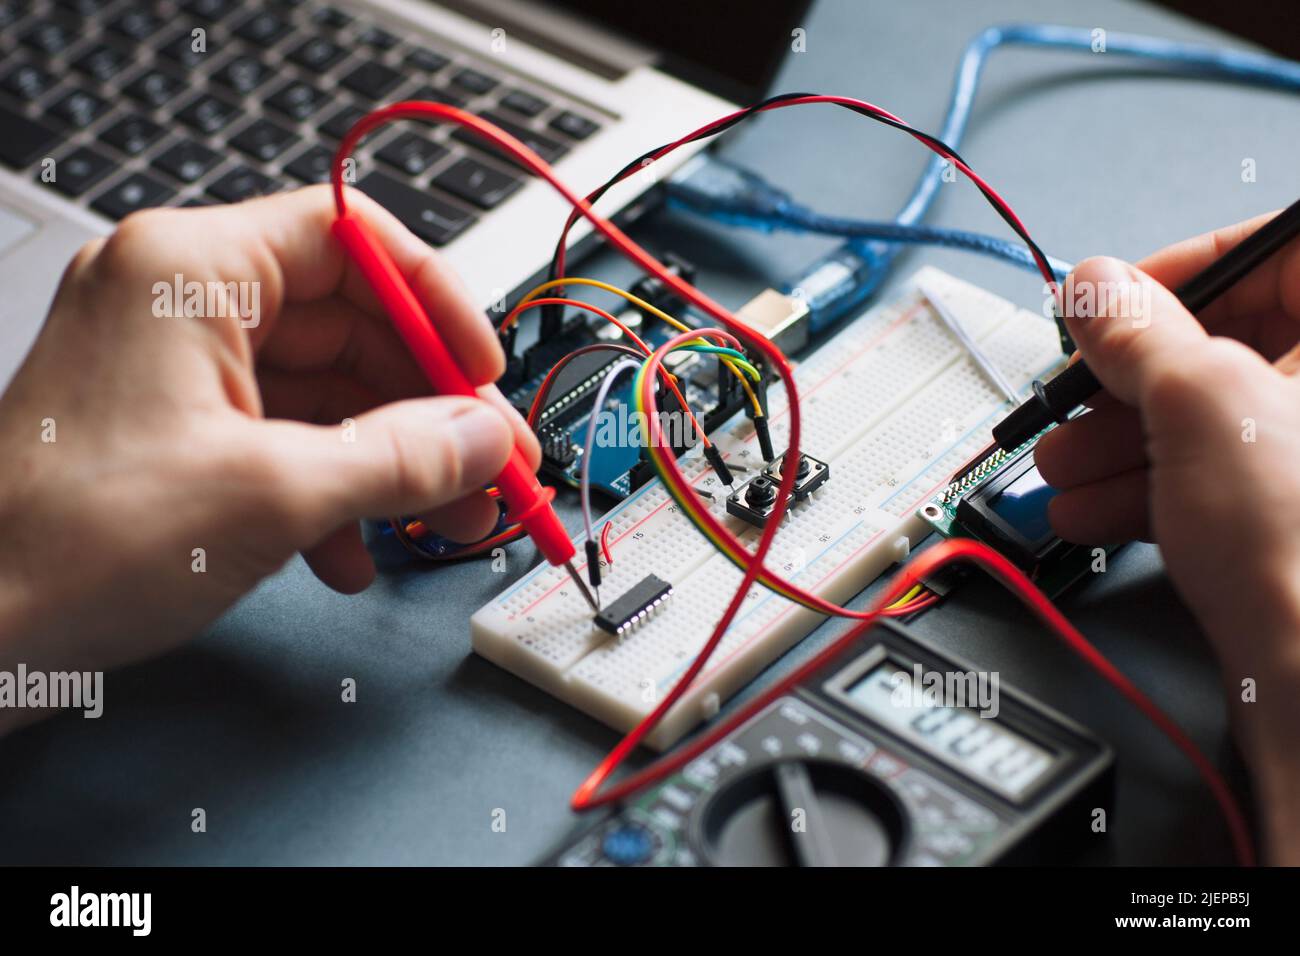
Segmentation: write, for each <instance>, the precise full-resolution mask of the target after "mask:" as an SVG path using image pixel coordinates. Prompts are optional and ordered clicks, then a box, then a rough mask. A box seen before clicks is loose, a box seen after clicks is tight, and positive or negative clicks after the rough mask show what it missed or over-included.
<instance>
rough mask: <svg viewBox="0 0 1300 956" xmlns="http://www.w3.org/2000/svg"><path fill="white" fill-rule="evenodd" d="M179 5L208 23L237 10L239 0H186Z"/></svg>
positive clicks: (223, 17)
mask: <svg viewBox="0 0 1300 956" xmlns="http://www.w3.org/2000/svg"><path fill="white" fill-rule="evenodd" d="M181 6H182V7H183V8H184V9H185V11H186V12H187V13H192V14H194V16H196V17H199V18H200V19H202V20H207V21H208V22H209V23H216V22H218V21H220V20H224V19H225V18H226V17H228V16H230V15H231V14H232V13H234V12H235V11H236V10H238V9H239V0H186V2H185V3H182V4H181Z"/></svg>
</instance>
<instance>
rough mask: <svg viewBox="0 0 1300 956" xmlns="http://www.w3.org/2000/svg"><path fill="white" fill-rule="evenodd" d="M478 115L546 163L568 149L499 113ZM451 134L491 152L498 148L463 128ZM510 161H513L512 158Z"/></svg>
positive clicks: (554, 159)
mask: <svg viewBox="0 0 1300 956" xmlns="http://www.w3.org/2000/svg"><path fill="white" fill-rule="evenodd" d="M479 115H481V116H482V117H483V118H484V119H485V120H487V121H488V122H489V123H492V124H493V125H495V126H500V127H501V128H502V129H503V130H505V131H506V132H507V133H509V134H510V135H511V136H513V137H515V139H517V140H519V141H520V142H522V143H523V144H524V145H525V146H527V147H528V148H530V149H531V150H532V151H533V152H535V153H537V154H538V155H539V156H541V157H542V159H544V160H546V161H547V162H548V163H553V162H555V161H556V160H557V159H559V158H560V157H561V156H563V155H564V154H565V153H567V152H568V151H569V147H567V146H565V145H564V144H563V143H560V142H558V141H556V140H553V139H551V138H550V137H549V136H545V135H543V134H541V133H538V132H535V131H534V130H531V129H529V128H528V127H526V126H521V125H519V124H518V123H516V122H514V121H513V120H510V119H507V118H506V117H504V116H502V115H501V114H500V113H490V112H489V113H481V114H479ZM452 135H453V136H454V137H455V138H456V139H458V140H460V141H461V142H463V143H469V144H470V145H471V146H476V147H478V148H479V149H486V150H489V151H491V152H498V150H496V149H495V147H492V146H489V145H488V144H487V141H486V140H484V139H481V138H480V137H478V136H477V135H475V134H474V133H471V132H470V131H469V130H467V129H464V128H461V129H458V130H456V132H455V133H453V134H452ZM503 155H504V154H503ZM507 158H508V157H507ZM511 161H512V162H513V160H511Z"/></svg>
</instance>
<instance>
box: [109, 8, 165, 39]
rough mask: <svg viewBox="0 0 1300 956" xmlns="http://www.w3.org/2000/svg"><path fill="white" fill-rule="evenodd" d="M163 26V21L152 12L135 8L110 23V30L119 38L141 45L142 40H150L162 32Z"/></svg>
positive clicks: (124, 12)
mask: <svg viewBox="0 0 1300 956" xmlns="http://www.w3.org/2000/svg"><path fill="white" fill-rule="evenodd" d="M162 25H163V22H162V19H161V18H160V17H157V16H155V15H154V14H153V13H152V12H151V11H149V10H141V9H140V8H138V7H134V8H130V9H127V10H124V11H122V15H121V16H119V17H118V18H117V19H116V20H114V21H113V22H112V23H110V24H109V25H108V28H109V29H110V30H112V31H113V32H114V33H116V34H117V35H118V36H124V37H126V38H127V39H128V40H135V41H136V42H137V43H139V42H140V41H141V40H147V39H149V38H150V37H151V36H153V35H154V34H155V33H157V32H158V31H159V30H161V29H162Z"/></svg>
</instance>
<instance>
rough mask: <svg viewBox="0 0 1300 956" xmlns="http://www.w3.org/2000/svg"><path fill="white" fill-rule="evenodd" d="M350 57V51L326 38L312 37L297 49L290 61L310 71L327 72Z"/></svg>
mask: <svg viewBox="0 0 1300 956" xmlns="http://www.w3.org/2000/svg"><path fill="white" fill-rule="evenodd" d="M347 55H348V51H347V50H345V49H343V47H341V46H339V45H338V44H337V43H334V42H333V41H331V40H327V39H325V38H324V37H312V38H311V39H310V40H307V41H306V42H305V43H302V44H300V45H299V46H297V47H295V48H294V50H293V52H292V53H290V54H289V59H291V60H293V62H295V63H297V64H298V65H299V66H303V67H306V68H307V69H309V70H316V71H319V70H326V69H329V68H330V67H331V66H333V65H334V64H335V63H337V62H338V61H339V60H341V59H343V58H344V57H345V56H347Z"/></svg>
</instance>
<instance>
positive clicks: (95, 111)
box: [50, 90, 108, 129]
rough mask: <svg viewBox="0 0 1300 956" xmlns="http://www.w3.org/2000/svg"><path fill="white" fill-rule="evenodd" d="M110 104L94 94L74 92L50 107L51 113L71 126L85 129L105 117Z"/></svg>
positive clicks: (81, 91)
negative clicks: (102, 116) (104, 114)
mask: <svg viewBox="0 0 1300 956" xmlns="http://www.w3.org/2000/svg"><path fill="white" fill-rule="evenodd" d="M106 109H108V103H106V102H105V101H104V100H102V99H100V98H99V97H98V96H96V95H95V94H94V93H88V92H86V91H85V90H73V91H71V92H70V93H68V94H67V95H66V96H64V97H63V98H62V99H60V100H59V101H58V102H57V103H55V104H54V105H53V106H51V107H50V113H51V114H52V115H54V116H57V117H58V118H59V119H61V120H63V121H64V122H65V123H67V124H68V125H69V126H75V127H77V128H78V129H85V128H86V127H87V126H89V125H90V124H91V123H93V122H95V120H97V119H99V117H100V116H101V115H103V113H104V111H105V110H106Z"/></svg>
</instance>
